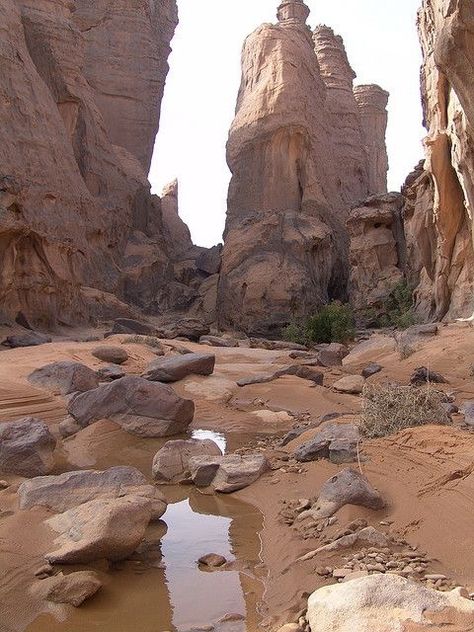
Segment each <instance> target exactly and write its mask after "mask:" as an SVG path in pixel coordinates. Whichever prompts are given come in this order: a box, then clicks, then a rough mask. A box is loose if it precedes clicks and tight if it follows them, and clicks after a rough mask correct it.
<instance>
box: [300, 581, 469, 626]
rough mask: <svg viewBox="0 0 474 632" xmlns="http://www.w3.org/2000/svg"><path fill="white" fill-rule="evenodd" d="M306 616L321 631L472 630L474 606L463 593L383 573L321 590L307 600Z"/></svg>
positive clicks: (311, 624)
mask: <svg viewBox="0 0 474 632" xmlns="http://www.w3.org/2000/svg"><path fill="white" fill-rule="evenodd" d="M307 616H308V621H309V625H310V626H311V629H313V630H318V632H353V631H354V630H360V631H361V632H362V631H364V632H366V631H367V632H368V631H369V630H377V632H399V631H400V630H402V629H409V628H410V629H413V630H414V629H418V626H419V628H420V629H422V628H424V627H425V626H426V627H427V628H430V627H432V628H433V629H435V628H438V629H440V628H443V627H445V626H446V627H451V624H452V625H453V626H454V627H456V629H458V630H459V631H460V632H468V631H469V630H470V629H471V628H472V625H473V624H474V604H473V603H472V601H470V600H469V599H466V598H464V597H462V596H461V592H460V590H459V589H456V590H453V591H451V592H448V593H443V592H439V591H435V590H432V589H430V588H425V587H424V586H422V585H420V584H418V583H415V582H413V581H410V580H407V579H404V578H403V577H398V576H396V575H389V574H386V575H383V574H378V575H371V576H369V577H362V578H360V579H354V580H352V581H349V582H347V583H344V584H336V585H333V586H325V587H324V588H320V589H319V590H317V591H316V592H314V593H313V594H312V595H311V596H310V598H309V600H308V614H307ZM455 623H458V625H459V627H458V625H455ZM415 626H416V628H415Z"/></svg>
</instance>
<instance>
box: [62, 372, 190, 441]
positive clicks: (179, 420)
mask: <svg viewBox="0 0 474 632" xmlns="http://www.w3.org/2000/svg"><path fill="white" fill-rule="evenodd" d="M68 413H69V415H70V417H71V418H72V420H73V421H74V422H75V423H76V424H77V425H78V426H79V427H81V428H85V427H86V426H88V425H89V424H91V423H94V421H98V420H99V419H110V421H113V422H115V423H116V424H118V425H119V426H121V427H122V428H123V429H124V430H126V431H127V432H130V433H131V434H135V435H138V436H139V437H169V436H172V435H175V434H179V433H180V432H184V431H185V430H186V429H187V427H188V426H189V424H190V423H191V421H192V419H193V416H194V403H193V402H192V401H191V400H188V399H182V398H181V397H179V396H178V395H176V393H175V392H174V391H173V390H172V389H171V388H170V387H169V386H166V385H165V384H160V383H158V382H150V381H149V380H144V379H143V378H140V377H132V376H126V377H123V378H122V379H120V380H115V381H114V382H112V383H110V384H103V385H101V386H99V387H98V388H96V389H94V390H92V391H88V392H87V393H82V394H79V395H76V396H75V397H74V398H73V399H72V400H71V401H70V402H69V404H68Z"/></svg>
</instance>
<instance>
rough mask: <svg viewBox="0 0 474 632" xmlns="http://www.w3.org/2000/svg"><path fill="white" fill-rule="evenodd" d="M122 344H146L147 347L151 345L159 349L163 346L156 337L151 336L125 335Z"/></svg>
mask: <svg viewBox="0 0 474 632" xmlns="http://www.w3.org/2000/svg"><path fill="white" fill-rule="evenodd" d="M122 344H123V345H124V344H128V345H147V346H148V347H153V348H156V349H161V347H162V346H163V345H162V344H161V342H160V341H159V340H158V338H153V336H139V335H136V336H127V338H124V339H123V340H122Z"/></svg>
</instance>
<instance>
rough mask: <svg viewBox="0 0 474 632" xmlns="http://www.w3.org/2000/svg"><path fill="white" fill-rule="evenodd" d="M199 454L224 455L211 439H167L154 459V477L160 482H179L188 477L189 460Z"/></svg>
mask: <svg viewBox="0 0 474 632" xmlns="http://www.w3.org/2000/svg"><path fill="white" fill-rule="evenodd" d="M198 456H222V452H221V450H220V448H219V446H218V445H217V444H216V443H214V441H211V440H210V439H204V440H202V441H201V440H199V439H186V440H183V439H181V440H177V441H167V442H166V443H165V445H164V446H163V447H162V448H161V449H160V450H158V452H157V453H156V454H155V457H154V459H153V466H152V473H153V478H154V479H155V481H158V482H159V483H179V482H181V481H183V480H185V479H188V478H189V477H190V471H189V460H190V459H191V458H192V457H198Z"/></svg>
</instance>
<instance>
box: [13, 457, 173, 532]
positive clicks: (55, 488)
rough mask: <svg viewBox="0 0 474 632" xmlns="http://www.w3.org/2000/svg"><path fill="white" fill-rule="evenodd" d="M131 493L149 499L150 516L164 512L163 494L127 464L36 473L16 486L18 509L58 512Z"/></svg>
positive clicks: (154, 518) (156, 516) (159, 515)
mask: <svg viewBox="0 0 474 632" xmlns="http://www.w3.org/2000/svg"><path fill="white" fill-rule="evenodd" d="M130 494H132V495H135V496H143V497H144V498H147V499H149V500H150V501H151V502H152V519H153V520H159V519H160V518H161V516H162V515H163V514H164V513H165V511H166V506H167V502H166V499H165V497H164V496H163V494H162V493H161V492H160V491H159V490H158V489H156V487H155V486H154V485H150V484H149V483H148V481H147V479H146V478H145V476H144V475H143V474H142V473H141V472H140V471H139V470H137V469H136V468H134V467H129V466H117V467H111V468H109V469H108V470H104V471H99V470H78V471H76V472H65V473H64V474H59V475H58V476H39V477H36V478H32V479H31V480H29V481H25V482H24V483H22V484H21V485H20V487H19V488H18V496H19V501H20V509H31V508H32V507H38V506H41V507H47V508H48V509H50V510H51V511H54V512H57V513H62V512H64V511H68V510H69V509H72V508H73V507H77V506H78V505H82V504H83V503H86V502H89V501H91V500H98V499H101V498H119V497H121V496H124V495H130Z"/></svg>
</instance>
